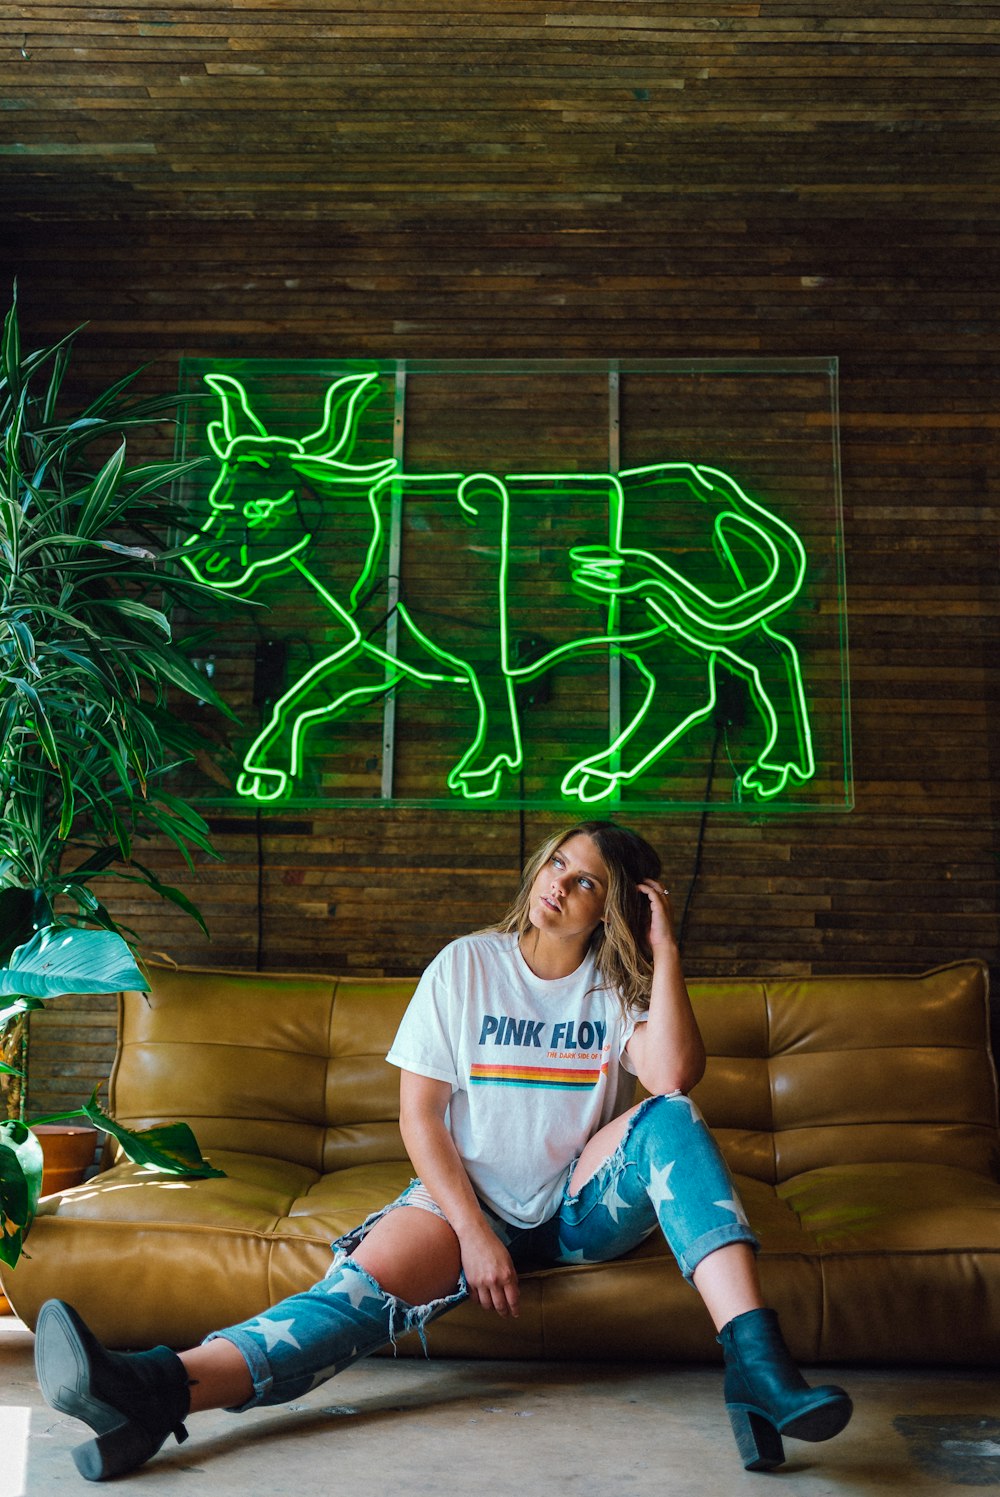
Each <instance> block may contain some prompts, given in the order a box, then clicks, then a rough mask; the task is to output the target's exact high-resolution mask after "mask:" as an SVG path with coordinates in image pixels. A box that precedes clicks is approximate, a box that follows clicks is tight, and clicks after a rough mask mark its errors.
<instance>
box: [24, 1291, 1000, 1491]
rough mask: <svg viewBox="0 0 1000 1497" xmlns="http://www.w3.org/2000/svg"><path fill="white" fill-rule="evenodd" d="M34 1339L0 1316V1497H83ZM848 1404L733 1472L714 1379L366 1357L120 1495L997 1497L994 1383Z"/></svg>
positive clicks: (859, 1387) (223, 1424) (164, 1459)
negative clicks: (767, 1465) (815, 1431)
mask: <svg viewBox="0 0 1000 1497" xmlns="http://www.w3.org/2000/svg"><path fill="white" fill-rule="evenodd" d="M32 1344H33V1337H32V1336H31V1334H30V1333H29V1332H28V1331H27V1329H26V1328H25V1327H24V1326H23V1325H22V1324H21V1323H20V1322H19V1321H17V1320H15V1319H13V1318H12V1317H9V1316H8V1317H5V1318H2V1319H0V1497H52V1494H53V1493H61V1492H83V1491H86V1490H93V1488H92V1487H91V1486H90V1485H89V1484H88V1483H86V1482H84V1481H83V1479H82V1478H81V1477H80V1476H79V1475H78V1473H77V1470H76V1467H75V1466H74V1465H73V1463H72V1461H71V1459H70V1456H69V1451H70V1450H71V1449H72V1447H73V1446H74V1445H76V1444H78V1443H79V1442H80V1440H81V1439H82V1438H86V1436H87V1434H88V1432H87V1431H86V1430H85V1428H84V1427H83V1426H82V1425H80V1424H78V1423H76V1422H75V1421H74V1420H71V1419H66V1418H63V1417H62V1416H60V1415H58V1414H54V1413H53V1412H52V1411H51V1410H50V1409H49V1408H48V1407H47V1406H46V1405H45V1403H44V1402H43V1400H42V1398H41V1395H40V1394H39V1392H38V1388H37V1386H36V1384H35V1380H34V1374H33V1367H32ZM812 1380H813V1381H830V1380H833V1381H840V1382H842V1383H843V1384H844V1386H846V1387H847V1388H848V1389H849V1391H850V1392H851V1394H852V1396H853V1397H854V1400H855V1405H856V1413H855V1417H854V1420H853V1421H852V1423H851V1425H850V1426H849V1428H848V1429H847V1430H846V1431H845V1433H844V1434H843V1435H841V1436H840V1437H839V1438H838V1439H836V1440H833V1441H831V1442H830V1443H829V1444H826V1445H804V1444H801V1443H798V1442H795V1441H790V1442H788V1445H787V1446H786V1451H787V1453H788V1455H789V1460H788V1462H787V1464H786V1465H785V1466H784V1467H783V1468H782V1470H781V1471H780V1472H776V1473H772V1474H769V1475H751V1474H750V1473H749V1472H745V1471H743V1469H742V1468H741V1466H740V1465H739V1462H738V1461H737V1459H736V1453H735V1446H734V1444H733V1440H732V1436H731V1434H730V1430H729V1422H728V1420H727V1418H726V1415H725V1412H724V1409H723V1406H722V1396H721V1395H722V1388H721V1372H720V1371H718V1370H716V1369H714V1368H707V1367H679V1366H677V1367H664V1368H660V1369H656V1368H646V1367H639V1368H635V1367H622V1366H611V1365H595V1364H592V1363H587V1364H583V1363H578V1364H564V1363H548V1364H540V1363H523V1362H517V1363H515V1362H424V1361H422V1360H421V1361H417V1360H415V1359H412V1358H400V1359H399V1360H398V1361H395V1362H394V1361H392V1360H390V1359H385V1358H378V1359H375V1360H372V1361H369V1362H365V1363H361V1364H360V1365H359V1366H357V1367H354V1368H351V1369H350V1370H349V1371H348V1372H345V1373H343V1374H342V1375H341V1376H340V1377H339V1378H337V1379H336V1380H335V1381H334V1382H331V1383H327V1384H326V1386H325V1387H323V1388H320V1389H318V1390H317V1391H316V1392H315V1393H312V1394H310V1395H309V1397H308V1398H306V1399H303V1400H302V1401H301V1402H300V1403H297V1404H290V1405H287V1406H286V1407H284V1408H279V1409H262V1410H256V1411H254V1412H252V1413H249V1414H243V1415H232V1414H224V1413H217V1414H216V1413H209V1414H200V1415H198V1416H197V1417H196V1418H194V1419H193V1420H192V1421H191V1438H190V1440H189V1441H188V1442H187V1444H185V1445H183V1446H178V1445H176V1444H175V1443H174V1442H173V1440H171V1441H170V1442H169V1444H168V1445H166V1446H165V1447H164V1449H163V1450H162V1451H161V1452H160V1454H159V1455H158V1456H157V1457H156V1458H155V1459H154V1460H153V1461H152V1462H151V1463H150V1464H149V1465H148V1466H145V1467H144V1468H143V1469H142V1470H141V1471H140V1472H137V1473H136V1474H135V1475H134V1476H133V1477H132V1478H131V1479H130V1480H131V1482H132V1483H133V1484H134V1487H135V1490H137V1491H140V1492H142V1493H144V1494H145V1493H148V1494H149V1497H155V1494H156V1493H161V1492H162V1493H166V1492H169V1493H171V1494H172V1497H193V1494H196V1493H204V1494H207V1493H208V1492H211V1493H212V1497H226V1494H228V1493H234V1494H236V1493H239V1494H240V1497H256V1494H257V1493H262V1494H263V1493H267V1494H268V1497H336V1494H338V1493H346V1492H350V1493H354V1494H358V1493H361V1492H368V1493H371V1494H372V1497H382V1494H389V1493H393V1494H395V1493H400V1494H406V1497H410V1494H412V1497H416V1494H419V1493H433V1494H435V1497H468V1494H471V1493H475V1492H479V1491H486V1492H488V1493H489V1494H490V1497H534V1493H536V1492H538V1491H541V1490H544V1491H545V1492H547V1493H553V1494H559V1493H567V1494H572V1497H608V1494H609V1493H612V1494H614V1497H647V1494H648V1497H742V1494H744V1493H746V1494H749V1493H756V1494H758V1497H760V1494H761V1493H763V1492H766V1491H767V1490H774V1489H775V1487H776V1485H777V1484H780V1485H783V1486H784V1487H785V1489H786V1490H787V1491H788V1492H790V1493H791V1492H793V1493H795V1497H836V1494H842V1493H843V1494H847V1493H852V1494H868V1493H872V1494H875V1493H886V1494H889V1493H892V1494H896V1497H904V1494H905V1497H910V1494H911V1493H917V1494H918V1493H928V1494H933V1497H960V1494H961V1497H969V1492H970V1489H971V1488H973V1487H1000V1373H997V1374H993V1373H991V1372H982V1371H954V1370H946V1371H926V1370H917V1371H914V1370H908V1369H901V1370H889V1371H885V1370H878V1371H873V1370H871V1369H861V1370H856V1369H849V1368H844V1369H838V1370H837V1372H836V1373H834V1374H831V1373H829V1372H828V1371H821V1372H819V1373H814V1374H812Z"/></svg>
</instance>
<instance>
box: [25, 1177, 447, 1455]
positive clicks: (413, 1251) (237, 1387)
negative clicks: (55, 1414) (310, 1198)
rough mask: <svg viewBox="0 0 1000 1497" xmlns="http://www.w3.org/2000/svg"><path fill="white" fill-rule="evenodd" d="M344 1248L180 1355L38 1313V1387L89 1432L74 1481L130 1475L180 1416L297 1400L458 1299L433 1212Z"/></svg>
mask: <svg viewBox="0 0 1000 1497" xmlns="http://www.w3.org/2000/svg"><path fill="white" fill-rule="evenodd" d="M350 1241H351V1247H352V1251H351V1252H350V1255H349V1256H344V1255H343V1254H342V1255H341V1256H339V1257H338V1258H337V1259H335V1261H334V1264H333V1266H332V1267H331V1269H330V1271H329V1273H327V1274H326V1276H325V1277H324V1278H323V1279H321V1280H320V1281H319V1283H317V1284H314V1285H313V1286H312V1288H311V1289H309V1290H306V1291H305V1292H304V1293H302V1294H297V1295H292V1296H290V1297H289V1298H288V1299H286V1300H283V1301H281V1302H280V1303H279V1304H277V1305H274V1306H271V1307H270V1308H269V1309H267V1310H265V1311H263V1312H262V1313H261V1314H260V1315H258V1316H255V1317H254V1318H253V1319H252V1320H248V1321H244V1322H243V1323H242V1324H240V1325H237V1326H230V1327H229V1328H228V1329H226V1330H223V1331H218V1332H215V1333H214V1334H213V1336H211V1337H210V1338H209V1339H208V1341H206V1342H205V1343H204V1344H203V1345H201V1346H198V1347H192V1348H191V1349H190V1350H188V1351H186V1352H182V1353H181V1354H180V1355H179V1356H178V1355H177V1354H175V1353H174V1352H172V1351H170V1350H169V1349H168V1348H167V1347H157V1348H155V1349H154V1350H153V1351H151V1352H139V1353H131V1354H129V1353H119V1352H109V1351H107V1350H106V1349H105V1348H104V1347H103V1346H101V1344H100V1343H99V1342H98V1341H97V1340H96V1338H95V1337H94V1336H93V1335H92V1333H91V1332H90V1331H89V1329H88V1328H87V1326H86V1325H85V1324H84V1323H83V1321H81V1319H80V1317H79V1316H78V1315H77V1314H76V1312H75V1311H74V1310H73V1309H72V1307H71V1306H69V1305H64V1304H62V1303H61V1302H59V1301H56V1300H51V1301H49V1302H48V1304H47V1305H45V1306H43V1309H42V1312H41V1314H40V1316H39V1322H38V1328H37V1336H36V1366H37V1369H38V1377H39V1382H40V1384H41V1386H42V1391H43V1393H44V1394H45V1396H46V1398H47V1399H48V1401H49V1402H50V1403H51V1404H52V1405H53V1407H55V1408H57V1409H59V1410H60V1412H62V1413H66V1414H70V1415H71V1416H72V1417H74V1418H78V1419H81V1420H83V1422H84V1423H86V1424H89V1425H90V1427H91V1429H92V1430H93V1431H94V1433H95V1435H96V1437H97V1438H96V1439H94V1440H90V1441H88V1442H87V1443H86V1444H84V1445H82V1446H80V1447H78V1449H76V1450H75V1451H74V1452H73V1458H74V1460H75V1462H76V1464H77V1467H78V1469H79V1470H80V1472H81V1474H82V1475H84V1476H85V1477H87V1478H88V1480H91V1481H103V1480H106V1479H107V1478H108V1477H113V1476H121V1475H124V1474H125V1473H126V1472H128V1471H131V1470H134V1469H135V1468H136V1467H137V1466H140V1465H142V1464H143V1463H144V1462H145V1461H147V1460H149V1458H150V1456H152V1455H154V1454H155V1453H156V1451H157V1450H159V1448H160V1446H161V1445H162V1444H163V1442H164V1440H165V1439H166V1438H167V1436H168V1435H169V1434H171V1433H173V1434H174V1435H175V1436H176V1438H177V1439H178V1440H183V1439H186V1438H187V1431H186V1430H185V1428H184V1423H183V1421H184V1419H185V1418H186V1417H187V1416H188V1414H189V1413H192V1412H197V1411H199V1410H201V1409H209V1408H229V1409H234V1410H238V1409H244V1408H248V1407H251V1406H252V1405H256V1404H275V1403H283V1402H286V1401H287V1400H288V1399H290V1398H297V1397H301V1396H302V1395H303V1394H304V1393H307V1392H309V1391H310V1390H311V1389H312V1388H315V1387H317V1386H319V1384H320V1383H322V1382H325V1381H326V1379H327V1378H329V1377H332V1376H333V1375H334V1374H335V1373H337V1372H340V1371H342V1370H343V1369H344V1368H345V1367H349V1366H350V1365H351V1364H352V1363H353V1362H356V1361H357V1360H358V1359H359V1358H361V1357H363V1356H366V1355H367V1354H368V1353H369V1352H372V1351H375V1350H376V1349H377V1348H378V1347H380V1346H384V1345H385V1344H386V1343H387V1342H389V1341H392V1342H395V1340H396V1338H397V1336H400V1335H404V1334H405V1333H406V1332H408V1331H410V1330H417V1331H419V1332H420V1334H421V1335H422V1334H423V1328H424V1326H425V1325H426V1324H427V1323H428V1322H429V1321H430V1320H432V1319H433V1318H434V1317H435V1316H437V1315H440V1314H443V1313H444V1312H445V1311H447V1310H449V1309H451V1308H452V1307H453V1306H454V1305H457V1304H459V1303H460V1302H461V1301H462V1300H463V1299H464V1298H465V1297H466V1292H465V1289H464V1285H463V1284H462V1282H461V1279H460V1276H461V1257H460V1254H459V1251H458V1242H457V1238H456V1237H455V1234H454V1232H453V1231H452V1229H451V1227H450V1226H449V1225H448V1223H447V1222H446V1221H445V1220H444V1218H443V1217H441V1216H439V1215H437V1214H436V1213H435V1212H433V1211H432V1210H430V1209H422V1208H419V1207H415V1206H405V1205H398V1206H397V1205H396V1204H395V1203H394V1204H393V1206H392V1207H390V1208H387V1210H386V1212H385V1213H382V1214H379V1215H377V1216H376V1217H374V1218H370V1220H369V1222H366V1223H365V1224H364V1226H363V1228H361V1229H359V1230H358V1232H357V1233H355V1234H351V1236H350Z"/></svg>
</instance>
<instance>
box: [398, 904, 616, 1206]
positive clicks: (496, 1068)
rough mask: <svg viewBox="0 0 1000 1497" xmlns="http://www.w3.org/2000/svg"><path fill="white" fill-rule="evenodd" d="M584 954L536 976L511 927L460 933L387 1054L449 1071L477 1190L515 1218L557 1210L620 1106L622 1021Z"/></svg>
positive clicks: (456, 1124)
mask: <svg viewBox="0 0 1000 1497" xmlns="http://www.w3.org/2000/svg"><path fill="white" fill-rule="evenodd" d="M600 981H601V979H600V976H599V974H598V972H597V968H596V965H595V962H594V958H593V956H592V955H591V954H589V953H588V955H587V956H586V958H585V959H584V961H583V964H582V965H581V966H580V967H578V968H577V970H576V971H575V972H573V973H571V974H570V976H569V977H559V978H555V979H553V980H551V981H549V980H546V979H543V978H541V977H536V976H535V974H534V973H533V972H532V970H531V968H530V967H529V966H528V964H527V962H526V961H525V960H524V957H523V956H522V955H521V952H520V950H519V948H518V944H517V937H516V935H497V934H494V933H491V932H487V933H481V934H478V935H472V936H462V937H461V938H460V939H459V940H457V941H453V942H452V943H451V945H449V946H446V947H445V948H444V950H443V951H442V952H440V953H439V954H438V955H437V956H436V957H435V958H434V960H433V961H432V962H431V963H430V965H429V966H428V967H427V969H426V971H425V972H424V975H423V976H422V977H421V979H420V982H419V984H418V986H417V990H416V992H415V993H414V995H413V998H412V999H411V1000H410V1006H409V1008H408V1009H407V1010H406V1013H405V1014H404V1016H403V1022H402V1023H401V1024H400V1026H399V1030H398V1032H397V1034H396V1038H395V1039H394V1040H393V1043H392V1048H391V1049H390V1051H389V1055H388V1059H389V1061H391V1063H392V1064H393V1065H395V1066H399V1067H400V1068H401V1069H402V1070H406V1071H414V1072H416V1074H417V1075H420V1076H430V1077H432V1078H433V1079H434V1080H436V1081H446V1082H447V1083H448V1084H449V1085H450V1086H451V1089H452V1092H451V1101H450V1104H449V1108H448V1124H449V1127H450V1129H451V1134H452V1137H453V1138H454V1140H455V1145H456V1147H457V1149H458V1152H459V1155H460V1157H461V1159H462V1162H463V1163H464V1165H465V1168H466V1171H467V1173H468V1175H469V1179H470V1180H471V1181H472V1184H473V1187H474V1189H475V1191H476V1194H477V1195H478V1196H479V1198H480V1200H481V1201H483V1202H484V1203H485V1204H486V1205H487V1206H489V1207H491V1208H492V1210H493V1211H495V1212H496V1213H497V1215H498V1216H501V1217H503V1218H504V1220H506V1221H509V1222H513V1223H514V1224H515V1225H517V1226H537V1224H538V1223H539V1222H543V1221H545V1220H546V1219H547V1218H548V1217H550V1216H551V1215H552V1214H553V1213H554V1212H555V1210H556V1208H557V1206H558V1204H559V1201H560V1199H561V1196H562V1191H563V1186H564V1185H565V1183H566V1180H567V1178H568V1176H569V1172H570V1169H571V1168H572V1166H573V1164H574V1162H575V1161H576V1159H577V1158H578V1157H579V1155H580V1152H581V1150H582V1149H583V1146H584V1144H585V1143H586V1142H587V1140H588V1138H590V1137H591V1136H592V1135H593V1134H594V1133H596V1132H597V1130H598V1129H599V1128H601V1127H603V1125H604V1124H605V1123H607V1122H610V1120H611V1118H612V1117H614V1116H615V1114H616V1113H617V1112H618V1111H620V1110H621V1106H620V1103H619V1082H620V1073H619V1067H620V1066H623V1067H624V1068H625V1069H626V1070H627V1071H630V1072H631V1071H632V1070H633V1068H632V1066H631V1065H630V1064H629V1063H628V1058H627V1057H626V1056H625V1054H624V1050H625V1046H626V1044H627V1043H628V1041H629V1039H630V1038H631V1036H632V1033H633V1031H634V1029H635V1025H636V1022H637V1021H638V1020H640V1019H642V1018H644V1017H645V1015H644V1014H641V1013H637V1014H636V1015H635V1016H634V1017H631V1018H629V1019H626V1018H625V1017H624V1015H623V1014H622V1010H621V1006H620V1004H619V1002H618V999H617V997H616V995H615V994H614V993H613V992H612V991H610V990H609V989H607V988H602V987H601V986H599V984H600Z"/></svg>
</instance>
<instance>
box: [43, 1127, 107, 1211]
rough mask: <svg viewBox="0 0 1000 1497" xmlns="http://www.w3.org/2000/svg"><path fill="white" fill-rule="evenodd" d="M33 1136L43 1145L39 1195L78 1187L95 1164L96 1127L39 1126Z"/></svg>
mask: <svg viewBox="0 0 1000 1497" xmlns="http://www.w3.org/2000/svg"><path fill="white" fill-rule="evenodd" d="M31 1131H32V1133H34V1135H35V1137H36V1138H37V1139H38V1142H39V1143H40V1144H41V1146H42V1157H43V1159H44V1166H43V1169H42V1195H43V1196H50V1195H52V1193H53V1192H54V1191H57V1190H68V1189H69V1187H70V1186H71V1185H79V1184H80V1182H81V1180H82V1179H83V1177H84V1175H85V1174H86V1172H87V1168H88V1166H89V1165H91V1164H93V1162H94V1153H95V1150H96V1148H97V1129H96V1128H74V1127H73V1126H72V1124H70V1123H41V1124H39V1126H38V1127H37V1128H32V1130H31Z"/></svg>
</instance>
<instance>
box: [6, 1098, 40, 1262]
mask: <svg viewBox="0 0 1000 1497" xmlns="http://www.w3.org/2000/svg"><path fill="white" fill-rule="evenodd" d="M41 1193H42V1146H41V1144H40V1143H39V1142H38V1139H37V1138H36V1137H35V1135H34V1134H33V1133H32V1131H31V1129H30V1128H28V1127H26V1126H25V1124H24V1123H21V1122H16V1121H12V1122H4V1123H0V1227H2V1236H0V1262H3V1263H6V1264H7V1266H8V1268H13V1267H14V1264H15V1263H16V1262H17V1260H18V1258H20V1256H21V1252H22V1249H23V1245H24V1238H25V1236H26V1235H27V1232H28V1228H29V1227H30V1226H31V1223H32V1221H33V1219H34V1215H35V1212H36V1211H37V1209H38V1198H39V1196H40V1195H41Z"/></svg>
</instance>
